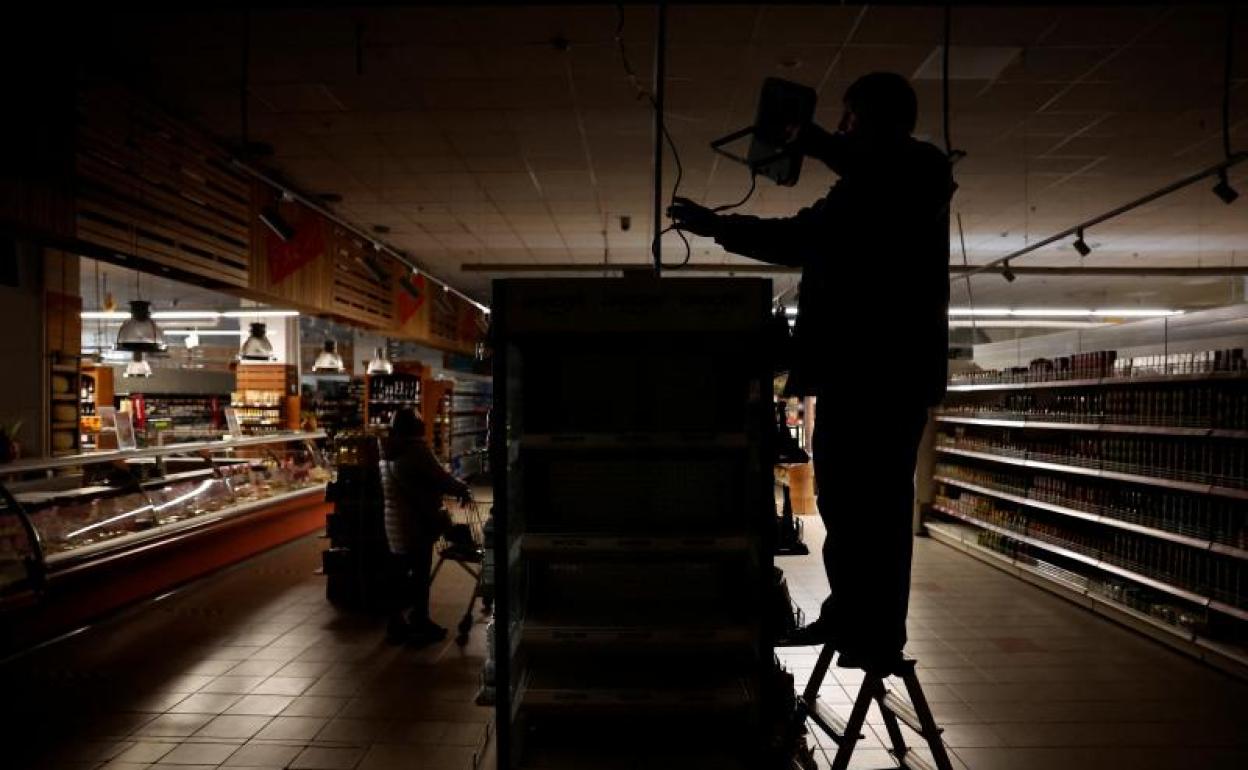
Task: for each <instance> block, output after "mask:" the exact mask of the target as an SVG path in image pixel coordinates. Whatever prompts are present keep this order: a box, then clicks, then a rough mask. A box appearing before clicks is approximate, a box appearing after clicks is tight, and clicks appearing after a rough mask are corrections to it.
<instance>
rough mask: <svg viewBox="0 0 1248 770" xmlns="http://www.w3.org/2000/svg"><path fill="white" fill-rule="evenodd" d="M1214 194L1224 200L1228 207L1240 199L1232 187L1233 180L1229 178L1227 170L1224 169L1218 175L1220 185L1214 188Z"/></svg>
mask: <svg viewBox="0 0 1248 770" xmlns="http://www.w3.org/2000/svg"><path fill="white" fill-rule="evenodd" d="M1213 194H1214V195H1216V196H1218V197H1219V198H1221V199H1222V202H1223V203H1225V204H1226V205H1228V206H1229V205H1231V204H1232V203H1234V202H1235V199H1236V198H1238V197H1239V193H1238V192H1236V191H1235V188H1234V187H1231V180H1230V178H1229V177H1227V174H1226V169H1222V171H1220V172H1219V173H1218V183H1217V184H1215V185H1214V186H1213Z"/></svg>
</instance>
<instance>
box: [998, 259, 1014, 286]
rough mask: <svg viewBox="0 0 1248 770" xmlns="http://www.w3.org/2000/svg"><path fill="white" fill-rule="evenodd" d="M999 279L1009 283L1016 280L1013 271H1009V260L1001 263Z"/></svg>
mask: <svg viewBox="0 0 1248 770" xmlns="http://www.w3.org/2000/svg"><path fill="white" fill-rule="evenodd" d="M1001 277H1002V278H1004V279H1005V280H1006V281H1008V282H1010V283H1014V279H1015V278H1018V276H1017V275H1014V271H1013V270H1011V269H1010V260H1008V259H1007V260H1005V261H1004V262H1002V263H1001Z"/></svg>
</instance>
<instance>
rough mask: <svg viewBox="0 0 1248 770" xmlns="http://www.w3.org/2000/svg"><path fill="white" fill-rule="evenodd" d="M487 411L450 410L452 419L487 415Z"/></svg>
mask: <svg viewBox="0 0 1248 770" xmlns="http://www.w3.org/2000/svg"><path fill="white" fill-rule="evenodd" d="M489 411H490V410H489V409H452V410H451V416H452V417H468V416H470V415H481V414H488V413H489Z"/></svg>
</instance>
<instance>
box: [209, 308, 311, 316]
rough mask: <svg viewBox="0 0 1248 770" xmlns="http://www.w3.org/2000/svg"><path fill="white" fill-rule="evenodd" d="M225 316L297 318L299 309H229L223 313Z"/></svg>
mask: <svg viewBox="0 0 1248 770" xmlns="http://www.w3.org/2000/svg"><path fill="white" fill-rule="evenodd" d="M221 315H222V316H223V317H225V318H296V317H298V315H299V311H298V310H260V309H259V308H257V309H256V310H227V311H225V312H224V313H222V314H221Z"/></svg>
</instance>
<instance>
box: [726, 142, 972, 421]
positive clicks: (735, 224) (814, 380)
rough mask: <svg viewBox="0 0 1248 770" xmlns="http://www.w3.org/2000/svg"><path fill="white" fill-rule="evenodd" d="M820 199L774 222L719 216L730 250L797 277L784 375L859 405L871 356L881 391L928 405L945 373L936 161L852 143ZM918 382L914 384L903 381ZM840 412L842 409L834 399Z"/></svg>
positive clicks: (940, 159)
mask: <svg viewBox="0 0 1248 770" xmlns="http://www.w3.org/2000/svg"><path fill="white" fill-rule="evenodd" d="M838 171H839V172H840V174H841V178H840V180H839V181H837V183H836V184H835V185H834V186H833V187H832V189H831V190H830V191H829V192H828V194H827V195H826V196H824V197H823V198H822V199H820V200H819V201H817V202H815V203H814V204H813V205H812V206H810V207H809V208H805V209H802V210H801V211H799V212H798V213H797V214H796V215H794V216H792V217H788V218H783V219H760V218H758V217H753V216H742V215H735V216H726V217H723V220H722V222H721V225H720V228H719V232H718V233H717V234H716V241H718V242H719V244H720V245H722V246H723V247H724V248H725V249H727V250H728V251H731V252H734V253H736V254H741V255H744V256H747V257H751V258H753V259H758V260H762V261H764V262H771V263H772V264H781V265H790V266H795V267H801V268H802V285H801V295H800V297H799V299H798V316H797V324H796V327H795V329H794V339H795V343H796V361H795V362H794V366H793V371H792V373H791V375H790V376H791V378H792V379H793V380H794V381H796V382H797V383H798V387H799V388H800V389H801V392H804V393H808V394H812V395H818V394H820V393H827V394H831V395H837V394H836V391H837V390H838V389H839V388H846V393H844V394H840V395H844V396H845V397H847V398H854V397H861V396H862V395H863V394H862V385H863V384H864V383H863V382H862V381H861V374H862V373H861V371H860V367H861V366H862V362H865V361H866V360H868V358H870V359H871V360H873V361H879V362H881V363H880V365H881V366H884V367H887V368H891V369H892V370H893V373H895V374H897V375H898V377H897V378H896V380H895V381H896V383H897V385H896V390H901V391H904V392H901V393H897V392H896V391H894V392H893V393H892V394H890V395H891V396H892V397H894V398H896V397H898V396H900V397H903V398H905V399H906V400H908V401H910V402H914V401H922V403H923V405H927V406H930V405H934V404H936V403H939V402H940V400H941V399H942V398H943V397H944V392H945V380H946V379H947V376H948V348H949V341H948V334H949V330H948V324H949V322H948V309H949V199H950V196H951V195H952V194H953V189H954V185H953V180H952V176H951V174H950V169H949V162H948V160H947V159H946V158H945V155H944V153H942V152H941V151H940V150H938V149H937V148H936V147H934V146H932V145H931V144H928V143H926V142H919V141H916V140H914V139H905V140H894V141H889V142H880V143H877V144H875V145H859V146H856V147H854V149H853V152H852V153H851V154H850V155H849V156H848V157H847V158H845V159H844V161H843V163H841V164H840V167H839V168H838ZM912 373H913V374H914V375H915V376H911V374H912ZM842 403H844V402H842Z"/></svg>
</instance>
